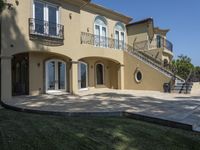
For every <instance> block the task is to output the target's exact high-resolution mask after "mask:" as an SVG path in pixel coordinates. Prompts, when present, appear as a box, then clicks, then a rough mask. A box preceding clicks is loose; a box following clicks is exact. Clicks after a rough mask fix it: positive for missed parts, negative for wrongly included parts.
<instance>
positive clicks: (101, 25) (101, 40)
mask: <svg viewBox="0 0 200 150" xmlns="http://www.w3.org/2000/svg"><path fill="white" fill-rule="evenodd" d="M94 34H95V37H94V43H95V46H101V47H107V43H108V42H107V34H108V31H107V21H106V19H105V18H104V17H102V16H97V17H96V18H95V21H94Z"/></svg>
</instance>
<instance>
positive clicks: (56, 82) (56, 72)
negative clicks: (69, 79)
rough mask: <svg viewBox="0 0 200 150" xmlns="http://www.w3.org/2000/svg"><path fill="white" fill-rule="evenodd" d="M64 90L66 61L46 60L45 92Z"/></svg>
mask: <svg viewBox="0 0 200 150" xmlns="http://www.w3.org/2000/svg"><path fill="white" fill-rule="evenodd" d="M53 91H66V63H65V62H63V61H61V60H50V61H47V62H46V92H53Z"/></svg>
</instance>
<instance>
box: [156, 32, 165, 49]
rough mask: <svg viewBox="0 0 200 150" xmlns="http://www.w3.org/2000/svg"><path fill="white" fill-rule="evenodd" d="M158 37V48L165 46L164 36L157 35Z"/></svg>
mask: <svg viewBox="0 0 200 150" xmlns="http://www.w3.org/2000/svg"><path fill="white" fill-rule="evenodd" d="M156 39H157V48H161V47H162V46H163V42H164V41H163V38H162V36H161V35H157V36H156Z"/></svg>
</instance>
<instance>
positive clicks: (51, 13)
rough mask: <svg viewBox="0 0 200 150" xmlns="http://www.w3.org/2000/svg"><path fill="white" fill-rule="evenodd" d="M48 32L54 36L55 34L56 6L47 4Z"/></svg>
mask: <svg viewBox="0 0 200 150" xmlns="http://www.w3.org/2000/svg"><path fill="white" fill-rule="evenodd" d="M47 10H48V13H47V14H48V24H49V25H48V33H49V34H50V35H53V36H56V35H57V22H58V18H57V7H54V6H51V5H48V9H47Z"/></svg>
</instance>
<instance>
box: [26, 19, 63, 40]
mask: <svg viewBox="0 0 200 150" xmlns="http://www.w3.org/2000/svg"><path fill="white" fill-rule="evenodd" d="M29 34H30V35H32V36H41V37H47V38H55V39H60V40H63V39H64V26H63V25H60V24H57V23H52V22H48V21H44V20H37V19H33V18H30V19H29Z"/></svg>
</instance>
